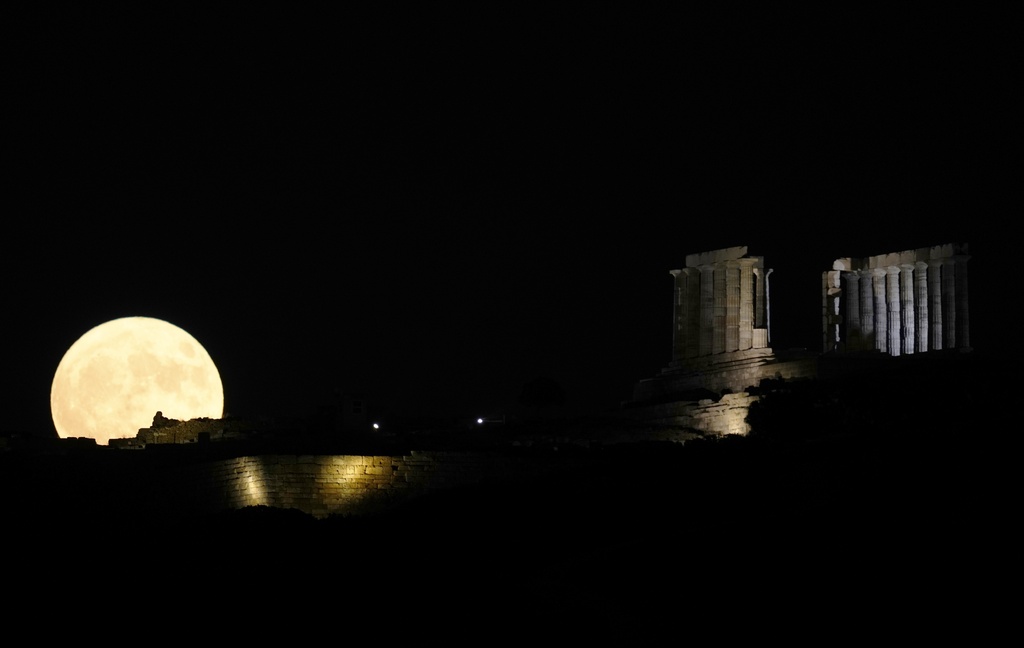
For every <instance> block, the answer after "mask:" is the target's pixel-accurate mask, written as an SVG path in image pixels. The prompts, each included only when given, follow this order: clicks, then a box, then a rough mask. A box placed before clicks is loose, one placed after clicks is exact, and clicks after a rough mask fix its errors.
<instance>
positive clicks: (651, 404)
mask: <svg viewBox="0 0 1024 648" xmlns="http://www.w3.org/2000/svg"><path fill="white" fill-rule="evenodd" d="M771 273H772V270H771V268H767V267H765V264H764V258H763V257H761V256H749V255H748V254H747V247H746V246H740V247H731V248H723V249H719V250H711V251H708V252H701V253H698V254H690V255H687V256H686V264H685V266H684V267H683V268H680V269H677V270H671V271H670V274H671V275H672V277H673V280H674V284H675V287H674V301H673V322H674V326H673V329H672V359H671V361H670V362H669V364H668V366H667V367H665V368H664V369H663V370H662V371H661V373H660V374H658V375H657V376H655V377H654V378H649V379H646V380H642V381H640V382H639V383H638V384H637V385H636V386H635V388H634V391H633V399H632V401H630V403H627V404H625V407H624V410H625V411H626V412H628V415H630V416H632V417H635V418H641V419H643V420H647V421H651V422H657V423H660V424H671V425H680V426H686V427H692V428H694V429H698V430H703V431H708V432H714V433H720V434H745V433H746V432H747V425H746V422H745V420H744V419H745V417H746V412H747V408H748V406H749V404H750V402H751V400H752V398H753V397H752V396H750V395H749V394H748V393H747V388H748V387H751V386H756V385H758V384H759V383H760V381H761V380H762V379H763V378H768V377H770V378H806V377H812V376H813V375H814V373H815V366H814V359H813V356H810V357H809V356H808V355H806V354H799V353H798V354H796V355H793V354H790V355H788V356H787V357H780V356H778V355H777V354H776V353H775V352H774V351H773V350H772V348H771V346H770V342H771V307H770V296H771V295H770V291H769V283H768V279H769V277H770V275H771Z"/></svg>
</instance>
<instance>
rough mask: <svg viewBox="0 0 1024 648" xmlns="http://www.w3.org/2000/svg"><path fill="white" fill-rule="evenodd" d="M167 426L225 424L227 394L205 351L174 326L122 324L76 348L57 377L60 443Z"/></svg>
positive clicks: (100, 330)
mask: <svg viewBox="0 0 1024 648" xmlns="http://www.w3.org/2000/svg"><path fill="white" fill-rule="evenodd" d="M157 412H162V413H163V415H164V416H165V417H167V418H169V419H177V420H179V421H187V420H189V419H194V418H222V417H223V415H224V387H223V385H222V384H221V380H220V373H219V372H218V371H217V366H216V365H215V364H214V363H213V359H212V358H210V354H208V353H207V352H206V349H204V348H203V347H202V345H200V344H199V342H197V341H196V339H195V338H193V337H192V336H191V335H189V334H188V333H187V332H185V331H184V330H182V329H180V328H178V327H177V326H175V325H173V324H170V323H168V322H165V321H163V320H160V319H154V318H151V317H123V318H121V319H115V320H111V321H109V322H106V323H104V324H100V325H99V326H97V327H95V328H92V329H90V330H89V331H87V332H86V333H85V335H83V336H82V337H80V338H78V340H77V341H76V342H75V343H74V344H72V345H71V348H69V349H68V350H67V352H66V353H65V354H64V357H63V358H62V359H61V361H60V364H59V365H57V372H56V373H55V374H54V376H53V385H52V386H51V388H50V413H51V415H52V416H53V424H54V426H55V427H56V428H57V434H58V435H60V437H61V438H65V439H66V438H70V437H86V438H93V439H95V440H96V443H97V444H102V445H107V443H108V441H109V440H110V439H124V438H132V437H135V436H136V435H137V434H138V432H139V429H141V428H148V427H151V426H152V425H153V417H154V416H155V415H156V413H157Z"/></svg>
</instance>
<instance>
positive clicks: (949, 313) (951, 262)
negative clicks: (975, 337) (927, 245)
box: [942, 258, 958, 349]
mask: <svg viewBox="0 0 1024 648" xmlns="http://www.w3.org/2000/svg"><path fill="white" fill-rule="evenodd" d="M957 270H958V268H957V264H956V259H955V258H948V259H944V260H943V262H942V348H944V349H955V348H956V273H957Z"/></svg>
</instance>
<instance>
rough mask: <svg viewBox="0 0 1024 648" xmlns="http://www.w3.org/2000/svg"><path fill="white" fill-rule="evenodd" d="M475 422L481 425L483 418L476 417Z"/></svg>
mask: <svg viewBox="0 0 1024 648" xmlns="http://www.w3.org/2000/svg"><path fill="white" fill-rule="evenodd" d="M476 422H477V423H479V424H481V425H483V422H484V420H483V419H482V418H478V419H477V420H476Z"/></svg>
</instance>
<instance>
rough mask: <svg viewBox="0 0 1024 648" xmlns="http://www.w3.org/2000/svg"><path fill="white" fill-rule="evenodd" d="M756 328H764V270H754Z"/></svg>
mask: <svg viewBox="0 0 1024 648" xmlns="http://www.w3.org/2000/svg"><path fill="white" fill-rule="evenodd" d="M754 278H755V283H754V328H759V329H761V328H764V313H765V308H764V285H765V281H766V279H765V276H764V269H763V268H754Z"/></svg>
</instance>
